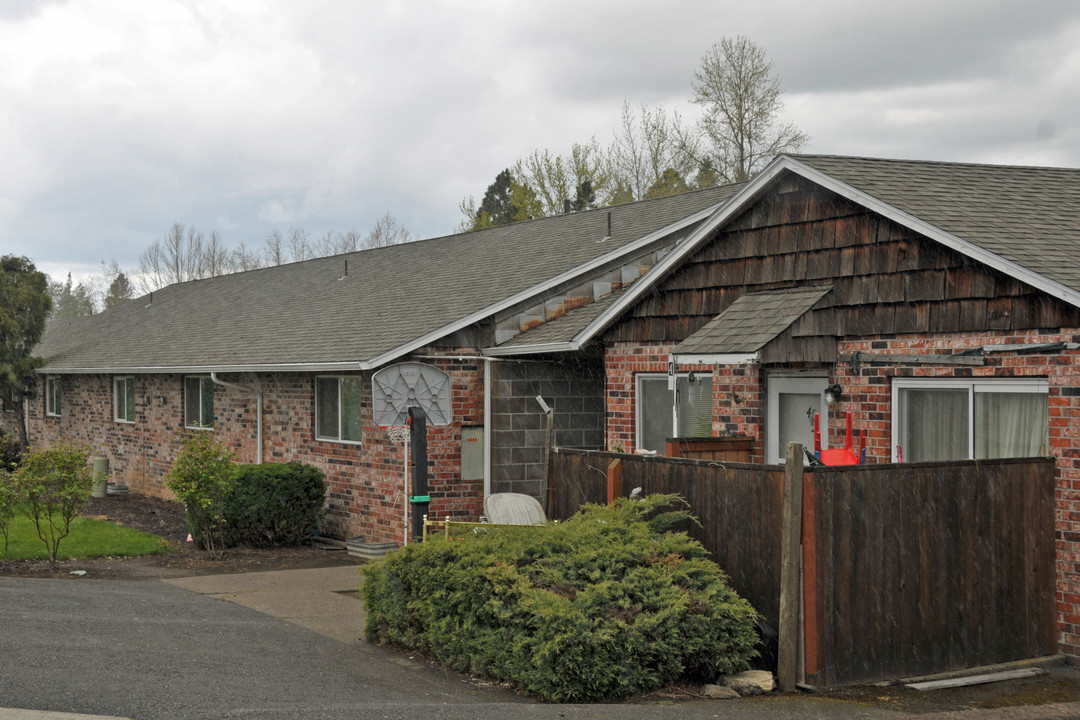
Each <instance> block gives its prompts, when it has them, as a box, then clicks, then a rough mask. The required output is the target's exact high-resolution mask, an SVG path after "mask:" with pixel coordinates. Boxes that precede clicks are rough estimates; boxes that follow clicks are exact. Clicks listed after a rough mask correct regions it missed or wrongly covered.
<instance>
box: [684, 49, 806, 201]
mask: <svg viewBox="0 0 1080 720" xmlns="http://www.w3.org/2000/svg"><path fill="white" fill-rule="evenodd" d="M691 85H692V87H693V89H694V93H695V97H694V100H693V102H694V103H696V104H698V105H701V106H703V107H704V110H705V114H704V117H703V119H702V128H703V130H704V134H705V135H706V136H707V137H708V138H709V139H710V140H711V141H712V153H711V154H712V159H713V162H714V164H715V169H716V171H717V173H718V175H719V176H720V178H721V180H722V181H724V182H744V181H746V180H749V179H750V178H751V177H752V176H753V175H754V174H755V173H756V172H757V171H759V170H760V169H761V168H762V167H763V166H764V165H765V164H766V163H768V161H769V160H771V159H772V158H773V157H774V156H775V155H777V154H779V153H783V152H797V151H799V150H801V149H802V148H803V147H804V146H805V145H806V143H807V142H808V141H809V137H808V136H807V135H806V134H805V133H803V132H801V131H800V130H799V129H798V128H797V127H795V125H793V124H790V123H788V124H784V123H781V122H780V113H781V112H782V111H783V109H784V103H783V101H782V100H781V99H780V96H781V94H782V93H783V89H782V88H781V87H780V77H779V76H778V75H777V74H776V73H775V72H774V70H773V63H772V61H771V60H769V59H768V58H767V57H766V55H765V50H764V49H762V48H761V46H759V45H757V44H755V43H753V42H752V41H750V40H749V39H747V38H745V37H742V36H739V37H735V38H724V39H722V40H721V41H720V42H719V43H717V44H715V45H713V46H712V48H710V49H709V51H708V52H706V53H705V56H704V57H702V58H701V67H699V68H698V69H697V70H695V71H694V80H693V82H692V83H691Z"/></svg>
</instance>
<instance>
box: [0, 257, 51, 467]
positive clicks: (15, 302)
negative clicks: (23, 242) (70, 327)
mask: <svg viewBox="0 0 1080 720" xmlns="http://www.w3.org/2000/svg"><path fill="white" fill-rule="evenodd" d="M50 310H52V300H51V298H50V297H49V280H48V278H47V277H46V276H45V273H42V272H39V271H38V269H37V268H36V267H34V263H32V262H31V261H30V260H29V259H28V258H25V257H16V256H14V255H4V256H3V257H0V396H3V397H4V398H5V399H10V400H11V401H13V402H14V403H15V404H16V405H17V409H18V410H19V413H20V415H22V414H23V413H24V412H25V409H26V400H27V399H28V398H33V397H34V396H35V395H36V394H37V375H36V373H35V370H37V368H39V367H41V365H42V360H41V358H39V357H34V356H33V355H32V352H33V350H34V346H36V345H37V344H38V341H39V340H40V339H41V335H42V333H44V332H45V321H46V320H47V319H48V317H49V311H50ZM19 441H20V443H21V445H22V448H23V450H25V449H26V447H27V445H28V443H27V438H26V426H25V424H23V423H21V422H20V423H19Z"/></svg>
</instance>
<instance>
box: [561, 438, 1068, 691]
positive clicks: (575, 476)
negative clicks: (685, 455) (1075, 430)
mask: <svg viewBox="0 0 1080 720" xmlns="http://www.w3.org/2000/svg"><path fill="white" fill-rule="evenodd" d="M616 459H618V460H621V463H620V470H621V474H622V488H623V494H624V495H628V494H629V493H630V492H631V491H632V490H633V488H635V487H641V488H642V490H643V491H644V492H645V493H673V494H677V495H681V496H682V497H684V498H685V499H686V500H687V501H688V502H689V503H690V507H691V510H692V512H693V513H694V514H695V515H696V516H697V517H698V519H699V521H700V522H701V527H700V528H690V529H689V530H690V532H691V534H692V535H694V536H695V537H697V538H698V539H699V540H701V542H702V543H703V544H704V545H705V547H706V548H708V549H709V551H710V552H711V553H712V554H713V556H714V557H715V559H716V561H717V563H718V564H719V565H720V567H721V568H723V569H724V571H725V572H726V573H727V574H728V576H729V577H730V579H731V582H732V585H733V587H734V588H735V589H736V591H737V592H739V593H740V594H741V595H742V596H743V597H746V598H747V599H748V600H750V602H751V603H752V604H753V605H754V607H755V608H757V609H758V611H759V612H760V613H761V614H762V615H763V617H764V619H765V620H766V621H767V622H768V623H769V624H770V625H772V626H773V627H778V626H779V612H780V575H781V572H780V571H781V554H782V553H781V538H782V534H783V533H782V530H783V527H782V513H783V500H784V491H783V487H784V469H783V467H781V466H768V465H750V464H743V463H716V462H705V461H697V460H685V459H672V458H663V457H638V456H631V455H621V454H615V453H605V452H598V451H582V450H566V449H559V450H558V451H557V452H555V453H554V454H553V455H552V458H551V465H550V483H551V485H550V487H551V490H552V493H553V513H552V516H553V517H556V518H564V517H568V516H569V515H571V514H573V513H574V512H576V511H577V508H578V507H580V506H581V505H582V504H583V503H585V502H596V503H603V502H605V501H606V498H607V496H606V492H607V468H608V465H609V464H610V463H611V462H612V461H614V460H616ZM1053 502H1054V463H1053V460H1052V459H1022V460H988V461H963V462H949V463H911V464H903V465H899V464H898V465H884V464H883V465H863V466H850V467H844V468H835V467H834V468H815V469H814V471H813V472H810V470H809V469H807V472H806V473H805V474H804V475H803V482H802V511H801V518H799V519H798V522H800V523H801V533H802V564H803V583H802V585H803V588H802V597H801V598H799V599H798V600H800V601H801V603H802V607H803V609H804V610H803V618H804V619H803V623H802V636H803V643H804V647H805V650H804V653H803V655H802V670H801V671H800V677H801V679H802V680H803V681H805V682H808V683H810V684H818V685H822V686H827V685H839V684H844V683H851V682H863V681H874V680H887V679H895V678H898V677H905V676H911V675H921V674H928V673H933V672H940V671H944V670H950V669H956V668H962V667H970V666H975V665H985V664H992V663H997V662H1006V661H1009V660H1017V659H1022V658H1028V657H1037V656H1041V655H1048V654H1053V653H1055V652H1056V651H1057V629H1056V609H1055V605H1054V534H1053V533H1054V531H1053V520H1054V517H1053ZM798 531H799V529H798V528H796V532H798Z"/></svg>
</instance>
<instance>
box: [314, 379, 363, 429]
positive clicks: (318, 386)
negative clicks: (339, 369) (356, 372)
mask: <svg viewBox="0 0 1080 720" xmlns="http://www.w3.org/2000/svg"><path fill="white" fill-rule="evenodd" d="M362 388H363V380H362V379H361V378H359V377H321V378H316V380H315V437H316V438H317V439H319V440H338V441H340V442H351V443H358V442H360V412H361V410H360V408H361V405H360V398H361V395H362V392H361V390H362Z"/></svg>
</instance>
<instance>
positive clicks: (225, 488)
mask: <svg viewBox="0 0 1080 720" xmlns="http://www.w3.org/2000/svg"><path fill="white" fill-rule="evenodd" d="M234 478H235V466H234V465H233V463H232V453H230V452H229V451H228V449H226V447H225V445H224V444H222V443H220V442H217V441H216V440H214V436H213V433H209V432H194V433H191V434H190V435H188V436H187V437H185V438H184V440H183V444H182V446H181V448H180V453H179V454H178V455H177V456H176V462H175V463H173V467H172V470H171V471H170V472H169V476H168V477H167V478H166V479H165V485H166V486H167V487H168V488H169V489H170V490H172V491H173V493H174V494H175V495H176V499H177V500H179V501H180V502H181V503H183V505H184V509H185V510H187V522H188V529H190V530H191V537H192V539H193V540H194V541H195V542H196V543H198V544H199V545H200V546H202V548H203V549H205V550H206V551H207V552H209V553H210V554H212V555H220V554H221V551H222V550H223V549H224V547H225V515H224V512H223V511H224V506H225V498H226V496H227V495H228V493H229V491H230V490H231V489H232V486H233V483H234V482H235V480H234Z"/></svg>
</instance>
